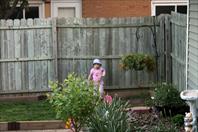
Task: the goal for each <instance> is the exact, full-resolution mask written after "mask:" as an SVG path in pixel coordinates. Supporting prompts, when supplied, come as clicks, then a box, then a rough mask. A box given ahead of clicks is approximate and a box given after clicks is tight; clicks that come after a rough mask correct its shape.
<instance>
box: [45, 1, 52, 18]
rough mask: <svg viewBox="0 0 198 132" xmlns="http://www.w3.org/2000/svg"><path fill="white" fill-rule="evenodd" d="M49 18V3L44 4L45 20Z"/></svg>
mask: <svg viewBox="0 0 198 132" xmlns="http://www.w3.org/2000/svg"><path fill="white" fill-rule="evenodd" d="M48 17H51V3H50V2H46V3H45V18H48Z"/></svg>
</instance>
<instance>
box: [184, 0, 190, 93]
mask: <svg viewBox="0 0 198 132" xmlns="http://www.w3.org/2000/svg"><path fill="white" fill-rule="evenodd" d="M189 7H190V0H188V3H187V29H186V67H185V69H186V90H187V89H188V48H189V43H188V31H189V14H190V11H189Z"/></svg>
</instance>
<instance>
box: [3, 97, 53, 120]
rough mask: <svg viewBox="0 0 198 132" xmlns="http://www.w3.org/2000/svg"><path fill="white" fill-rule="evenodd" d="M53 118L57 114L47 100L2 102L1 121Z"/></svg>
mask: <svg viewBox="0 0 198 132" xmlns="http://www.w3.org/2000/svg"><path fill="white" fill-rule="evenodd" d="M53 119H56V115H55V112H54V110H53V109H52V108H51V105H50V104H49V103H48V102H47V101H38V102H0V122H5V121H6V122H8V121H9V122H13V121H32V120H53Z"/></svg>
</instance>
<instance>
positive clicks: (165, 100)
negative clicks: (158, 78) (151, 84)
mask: <svg viewBox="0 0 198 132" xmlns="http://www.w3.org/2000/svg"><path fill="white" fill-rule="evenodd" d="M151 98H152V99H151V100H150V101H149V102H150V105H153V106H159V107H179V106H184V105H185V103H184V101H183V100H182V99H181V98H180V93H179V91H178V90H177V89H176V88H175V87H174V86H173V85H172V84H167V83H160V84H157V85H156V88H155V89H154V96H153V97H151Z"/></svg>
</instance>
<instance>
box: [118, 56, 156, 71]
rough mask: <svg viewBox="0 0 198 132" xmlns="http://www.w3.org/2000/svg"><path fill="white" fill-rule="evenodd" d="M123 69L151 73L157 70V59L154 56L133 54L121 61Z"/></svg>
mask: <svg viewBox="0 0 198 132" xmlns="http://www.w3.org/2000/svg"><path fill="white" fill-rule="evenodd" d="M121 68H122V69H124V70H136V71H141V70H144V69H146V70H147V71H149V72H152V71H154V70H155V59H154V57H153V56H150V55H146V54H141V53H133V54H129V55H126V56H123V57H122V59H121Z"/></svg>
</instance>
